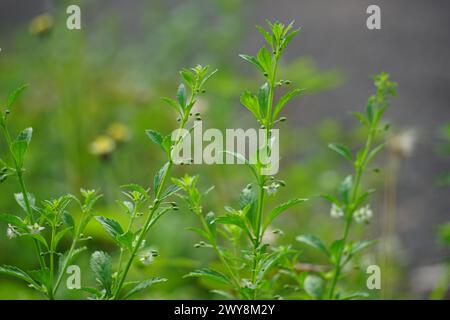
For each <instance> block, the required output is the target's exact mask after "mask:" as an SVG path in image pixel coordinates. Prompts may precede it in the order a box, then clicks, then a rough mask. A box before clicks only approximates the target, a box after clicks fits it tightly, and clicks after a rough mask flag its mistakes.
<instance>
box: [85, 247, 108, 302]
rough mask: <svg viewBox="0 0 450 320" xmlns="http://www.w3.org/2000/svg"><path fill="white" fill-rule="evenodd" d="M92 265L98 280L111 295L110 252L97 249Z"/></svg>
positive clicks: (92, 258)
mask: <svg viewBox="0 0 450 320" xmlns="http://www.w3.org/2000/svg"><path fill="white" fill-rule="evenodd" d="M90 267H91V270H92V272H93V273H94V275H95V278H96V280H97V282H98V283H99V284H100V285H101V287H102V289H105V291H106V294H107V295H108V296H111V285H112V271H111V270H112V263H111V257H110V256H109V254H107V253H106V252H103V251H95V252H94V253H93V254H92V256H91V261H90Z"/></svg>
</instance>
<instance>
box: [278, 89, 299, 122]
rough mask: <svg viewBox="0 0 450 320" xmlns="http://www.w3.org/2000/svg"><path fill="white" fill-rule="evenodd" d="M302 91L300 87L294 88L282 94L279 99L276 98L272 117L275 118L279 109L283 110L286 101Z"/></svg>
mask: <svg viewBox="0 0 450 320" xmlns="http://www.w3.org/2000/svg"><path fill="white" fill-rule="evenodd" d="M303 91H304V90H302V89H294V90H292V91H289V92H288V93H286V94H284V95H283V96H282V97H281V98H280V100H278V102H277V104H276V106H275V110H274V112H273V118H274V119H275V118H276V117H277V116H278V114H279V113H280V112H281V110H283V108H284V106H285V105H286V103H288V102H289V101H290V100H291V99H292V98H293V97H295V96H297V95H299V94H300V93H302V92H303Z"/></svg>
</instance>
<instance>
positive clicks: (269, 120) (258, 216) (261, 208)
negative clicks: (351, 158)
mask: <svg viewBox="0 0 450 320" xmlns="http://www.w3.org/2000/svg"><path fill="white" fill-rule="evenodd" d="M273 58H274V64H273V69H272V73H271V77H270V78H269V97H268V101H267V103H268V105H267V114H266V124H265V125H266V141H265V144H266V145H265V148H267V153H268V154H270V132H271V130H272V127H273V121H274V119H272V109H273V100H274V94H275V84H276V79H277V70H278V60H279V54H278V53H275V55H274V56H273ZM258 161H259V159H258ZM265 182H266V179H265V176H263V175H261V173H259V177H258V186H259V196H258V207H257V211H256V212H257V213H256V223H255V227H256V230H255V237H256V239H255V241H254V242H253V262H252V282H253V283H255V282H256V268H257V265H258V254H257V253H258V248H259V246H260V244H261V241H262V237H263V232H262V225H261V224H262V223H261V222H262V216H263V211H264V184H265ZM256 298H257V290H256V289H255V290H254V291H253V299H256Z"/></svg>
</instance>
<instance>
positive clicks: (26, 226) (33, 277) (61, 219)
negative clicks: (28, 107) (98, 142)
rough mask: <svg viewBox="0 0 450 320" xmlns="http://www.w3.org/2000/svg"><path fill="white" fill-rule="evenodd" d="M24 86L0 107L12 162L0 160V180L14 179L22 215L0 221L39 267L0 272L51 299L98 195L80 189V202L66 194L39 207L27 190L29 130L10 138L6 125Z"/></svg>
mask: <svg viewBox="0 0 450 320" xmlns="http://www.w3.org/2000/svg"><path fill="white" fill-rule="evenodd" d="M25 88H26V86H25V85H24V86H21V87H19V88H18V89H17V90H15V91H14V92H13V93H12V94H11V95H10V96H9V98H8V101H7V103H6V106H5V110H2V111H1V114H0V128H1V131H2V133H3V136H4V139H5V141H6V144H7V149H8V151H9V158H10V163H11V162H12V165H9V164H8V162H7V161H6V160H1V159H0V164H1V166H2V168H1V177H0V179H1V181H2V182H3V181H4V180H5V179H6V178H7V177H9V176H13V177H16V178H17V181H18V184H19V187H20V192H19V193H16V194H14V197H15V199H16V202H17V203H18V204H19V206H20V208H21V209H22V210H23V211H24V213H25V216H24V217H21V216H19V215H13V214H0V221H3V222H6V223H7V224H8V228H7V236H8V238H10V239H12V238H16V237H27V238H30V239H31V240H32V242H33V245H34V249H35V253H36V257H37V260H38V262H39V269H36V270H32V271H24V270H22V269H20V268H18V267H16V266H7V265H3V266H0V273H1V274H6V275H10V276H13V277H16V278H19V279H22V280H24V281H25V282H27V283H28V284H29V286H30V287H31V288H33V289H35V290H37V291H39V292H41V293H42V294H44V295H45V296H47V297H48V298H49V299H54V298H55V295H56V294H57V291H58V288H59V287H60V285H61V282H62V279H63V277H64V275H65V274H66V270H67V268H68V266H69V265H70V263H71V262H72V261H73V260H74V259H75V258H76V256H77V255H78V254H80V253H81V252H82V251H84V250H85V249H86V247H84V246H82V247H80V246H79V244H80V242H82V241H84V240H87V239H89V238H87V237H85V236H84V235H83V232H84V230H85V228H86V226H87V224H88V223H89V221H90V220H91V218H92V208H93V205H94V204H95V202H96V201H97V200H98V199H99V198H100V197H101V195H99V194H98V192H97V191H95V190H84V189H82V190H81V194H82V197H83V201H80V200H79V199H78V198H77V197H75V196H74V195H71V194H67V195H65V196H62V197H60V198H57V199H53V200H46V201H43V202H42V206H39V205H38V204H37V202H36V199H35V197H34V196H33V195H32V194H31V193H29V192H28V189H27V187H26V184H25V181H24V173H25V169H24V167H23V165H24V160H25V155H26V152H27V149H28V146H29V144H30V142H31V137H32V132H33V129H32V128H26V129H25V130H23V131H22V132H21V133H19V135H18V136H17V138H15V139H13V138H12V136H11V133H10V131H9V129H8V125H7V120H8V119H7V118H8V116H9V114H10V108H11V107H12V106H13V104H14V102H15V100H16V98H17V97H18V96H19V95H20V94H21V93H22V92H23V91H24V90H25ZM72 201H74V202H76V203H77V204H78V206H79V208H80V210H81V212H82V215H81V219H80V221H79V222H78V223H77V222H76V221H75V219H74V217H73V215H72V214H71V213H70V211H69V205H70V203H71V202H72ZM69 234H70V235H71V242H70V243H71V244H70V247H69V248H68V249H67V250H62V249H61V245H60V242H61V240H62V239H63V238H64V237H66V236H67V235H69ZM60 250H62V251H60ZM56 259H58V261H56Z"/></svg>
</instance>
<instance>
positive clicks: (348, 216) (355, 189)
mask: <svg viewBox="0 0 450 320" xmlns="http://www.w3.org/2000/svg"><path fill="white" fill-rule="evenodd" d="M377 126H378V123H377V122H374V123H373V124H372V126H371V128H370V132H369V136H368V138H367V141H366V145H365V147H364V151H363V155H362V157H361V161H360V163H358V164H357V165H356V175H355V183H354V185H353V190H352V193H351V199H350V204H349V205H348V206H347V212H346V215H345V216H346V220H345V229H344V236H343V238H342V245H341V247H340V249H339V251H338V255H337V259H336V262H335V272H334V276H333V280H332V282H331V288H330V294H329V296H328V298H329V299H334V291H335V289H336V284H337V281H338V279H339V276H340V273H341V271H342V255H343V253H344V249H345V246H346V243H347V239H348V235H349V233H350V227H351V224H352V221H353V213H354V211H355V210H356V209H357V208H354V204H355V201H356V200H357V197H358V194H359V187H360V184H361V178H362V175H363V173H364V170H365V167H366V161H367V156H368V155H369V152H370V148H371V147H372V142H373V139H374V137H375V132H376V128H377Z"/></svg>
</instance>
